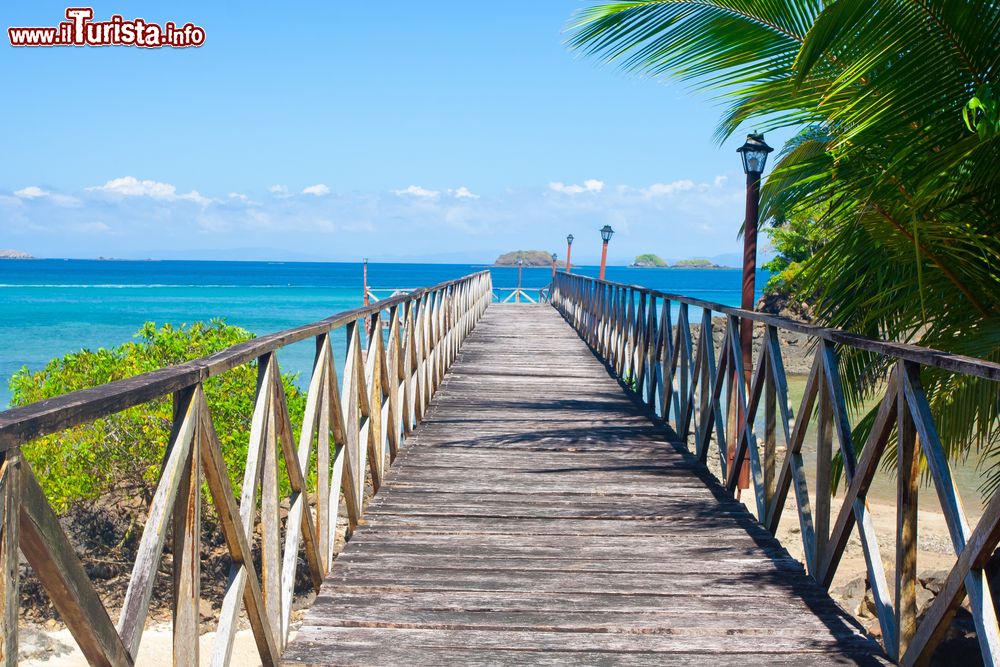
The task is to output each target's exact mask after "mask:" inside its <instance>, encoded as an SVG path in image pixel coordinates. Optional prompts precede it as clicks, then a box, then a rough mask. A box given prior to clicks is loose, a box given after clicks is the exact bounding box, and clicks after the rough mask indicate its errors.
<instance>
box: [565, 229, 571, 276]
mask: <svg viewBox="0 0 1000 667" xmlns="http://www.w3.org/2000/svg"><path fill="white" fill-rule="evenodd" d="M572 250H573V235H572V234H570V235H569V236H567V237H566V273H569V255H570V252H572Z"/></svg>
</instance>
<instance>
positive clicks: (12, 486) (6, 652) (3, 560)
mask: <svg viewBox="0 0 1000 667" xmlns="http://www.w3.org/2000/svg"><path fill="white" fill-rule="evenodd" d="M20 476H21V452H20V451H18V450H8V451H7V452H4V456H3V463H2V464H0V568H2V570H0V604H3V609H2V611H0V660H2V661H3V664H4V665H16V664H17V657H18V656H17V648H18V636H17V620H18V613H19V611H20V600H19V598H18V589H19V583H20V578H21V572H20V552H19V551H18V541H19V535H18V533H19V531H18V527H19V524H20V521H19V520H18V517H19V516H20V513H21V508H20V504H21V489H20V486H21V482H20Z"/></svg>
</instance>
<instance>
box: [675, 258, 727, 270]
mask: <svg viewBox="0 0 1000 667" xmlns="http://www.w3.org/2000/svg"><path fill="white" fill-rule="evenodd" d="M672 268H675V269H727V268H729V267H727V266H719V265H718V264H715V263H713V262H712V261H710V260H707V259H700V258H696V259H682V260H681V261H679V262H677V263H676V264H674V265H673V267H672Z"/></svg>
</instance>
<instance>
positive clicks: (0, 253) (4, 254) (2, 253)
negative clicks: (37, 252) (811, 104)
mask: <svg viewBox="0 0 1000 667" xmlns="http://www.w3.org/2000/svg"><path fill="white" fill-rule="evenodd" d="M0 259H34V257H32V256H31V255H29V254H28V253H26V252H22V251H20V250H0Z"/></svg>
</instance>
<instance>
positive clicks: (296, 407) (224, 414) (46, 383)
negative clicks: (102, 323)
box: [10, 320, 305, 513]
mask: <svg viewBox="0 0 1000 667" xmlns="http://www.w3.org/2000/svg"><path fill="white" fill-rule="evenodd" d="M252 337H253V335H252V334H251V333H249V332H248V331H246V330H244V329H241V328H239V327H235V326H231V325H228V324H226V323H225V322H223V321H221V320H213V321H212V322H210V323H203V322H196V323H194V324H192V325H190V326H181V327H173V326H171V325H169V324H167V325H163V326H161V327H157V326H156V325H155V324H154V323H152V322H147V323H146V324H145V325H143V327H142V328H141V329H140V330H139V331H138V333H136V335H135V340H134V341H130V342H127V343H125V344H123V345H119V346H117V347H114V348H111V349H106V348H100V349H97V350H81V351H79V352H74V353H72V354H67V355H65V356H63V357H60V358H57V359H53V360H52V361H50V362H49V363H48V364H47V365H46V366H45V367H44V368H42V369H41V370H38V371H34V372H32V371H29V370H28V369H27V368H22V369H21V370H20V371H18V372H17V373H16V374H15V375H14V377H12V378H11V380H10V390H11V394H12V398H11V407H16V406H19V405H27V404H28V403H33V402H35V401H42V400H45V399H49V398H53V397H55V396H59V395H61V394H65V393H67V392H71V391H76V390H78V389H86V388H89V387H95V386H97V385H101V384H104V383H107V382H114V381H115V380H121V379H123V378H126V377H130V376H133V375H138V374H140V373H145V372H148V371H153V370H156V369H159V368H164V367H166V366H170V365H173V364H179V363H183V362H185V361H189V360H191V359H195V358H198V357H203V356H207V355H210V354H213V353H215V352H218V351H220V350H222V349H224V348H227V347H229V346H231V345H236V344H238V343H242V342H245V341H247V340H250V339H251V338H252ZM256 374H257V370H256V365H255V363H251V364H247V365H243V366H238V367H236V368H234V369H233V370H231V371H229V372H227V373H223V374H222V375H219V376H216V377H213V378H210V379H208V380H207V381H206V382H205V384H204V387H205V396H206V398H207V400H208V405H209V409H210V410H211V412H212V418H213V421H214V423H215V426H216V430H217V432H218V437H219V440H220V444H221V445H222V452H223V455H224V457H225V461H226V467H227V469H228V471H229V475H230V479H231V481H232V484H233V488H234V489H236V493H237V494H238V493H239V489H240V486H241V484H242V480H243V471H244V468H245V466H246V457H247V447H248V443H249V442H250V438H249V433H250V416H251V415H252V414H253V403H254V388H255V387H256V383H257V377H256ZM282 380H283V384H284V389H285V395H286V397H287V400H288V408H289V413H290V415H291V419H292V421H293V423H301V419H302V413H303V410H304V409H305V399H304V397H303V395H302V392H301V391H300V390H299V389H298V388H297V387H296V386H295V384H294V382H293V380H294V377H293V376H290V375H285V376H283V377H282ZM172 411H173V406H172V403H171V401H170V400H169V399H168V398H160V399H157V400H154V401H152V402H150V403H147V404H145V405H141V406H137V407H134V408H130V409H128V410H125V411H123V412H120V413H118V414H114V415H111V416H108V417H105V418H102V419H98V420H96V421H94V422H91V423H88V424H85V425H83V426H77V427H74V428H71V429H69V430H66V431H63V432H61V433H58V434H56V435H50V436H46V437H43V438H38V439H36V440H33V441H31V442H30V443H28V444H26V445H25V446H24V455H25V457H26V458H27V460H28V462H29V463H30V464H31V467H32V469H33V471H34V473H35V476H36V477H37V478H38V481H39V482H40V484H41V487H42V488H43V489H44V490H45V493H46V495H47V496H48V499H49V502H50V503H51V504H52V506H53V508H54V509H55V510H56V511H57V512H60V513H61V512H65V511H67V510H69V509H70V508H72V507H73V506H74V505H78V504H80V503H85V502H88V501H94V500H98V499H101V501H102V502H103V503H105V504H108V505H112V506H116V505H120V504H123V503H124V504H129V503H130V501H131V499H135V498H140V499H142V500H143V503H142V507H148V505H149V501H150V500H151V499H152V495H153V491H154V490H155V487H156V482H157V480H158V479H159V475H160V467H161V464H162V461H163V456H164V453H165V451H166V445H167V442H168V441H169V435H170V426H171V423H172V416H173V415H172Z"/></svg>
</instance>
